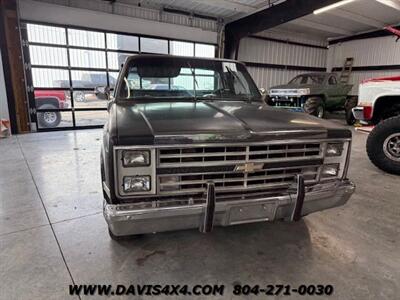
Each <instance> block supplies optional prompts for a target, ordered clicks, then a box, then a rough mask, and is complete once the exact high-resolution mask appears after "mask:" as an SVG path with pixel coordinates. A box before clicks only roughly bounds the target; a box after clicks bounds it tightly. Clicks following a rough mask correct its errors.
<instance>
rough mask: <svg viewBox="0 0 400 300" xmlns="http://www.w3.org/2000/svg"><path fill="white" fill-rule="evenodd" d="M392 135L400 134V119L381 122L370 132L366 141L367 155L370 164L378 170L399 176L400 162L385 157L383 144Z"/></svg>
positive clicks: (395, 118)
mask: <svg viewBox="0 0 400 300" xmlns="http://www.w3.org/2000/svg"><path fill="white" fill-rule="evenodd" d="M393 133H400V117H393V118H390V119H386V120H383V121H382V122H380V123H379V124H378V125H376V126H375V128H374V129H373V130H372V131H371V133H370V134H369V136H368V139H367V153H368V157H369V159H370V160H371V162H372V163H373V164H374V165H375V166H377V167H378V168H379V169H381V170H383V171H385V172H388V173H391V174H397V175H400V162H399V161H395V160H394V159H391V158H390V157H388V156H386V154H385V152H384V151H383V144H384V142H385V140H386V138H387V137H389V136H390V135H392V134H393Z"/></svg>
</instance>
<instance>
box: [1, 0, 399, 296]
mask: <svg viewBox="0 0 400 300" xmlns="http://www.w3.org/2000/svg"><path fill="white" fill-rule="evenodd" d="M347 2H348V3H346V4H345V5H342V6H338V7H335V8H333V9H330V10H328V11H323V12H321V13H317V14H316V13H315V11H316V10H318V9H321V8H324V7H326V6H328V5H332V4H335V3H336V4H337V3H340V1H332V0H330V1H329V0H326V1H315V0H307V1H301V3H299V1H293V0H286V1H284V0H276V1H272V0H270V1H261V0H216V1H211V0H189V1H185V0H116V1H100V0H88V1H77V0H35V1H33V0H18V1H17V0H9V1H7V0H1V1H0V3H1V6H0V9H1V10H0V14H1V24H0V37H1V40H0V42H1V45H0V46H1V48H0V49H1V60H0V69H1V71H0V119H1V124H2V127H1V134H2V135H4V137H3V136H2V138H0V171H1V172H0V203H1V206H0V279H1V280H0V282H1V284H0V299H67V298H73V297H72V296H70V295H69V294H68V286H69V285H71V284H113V285H117V284H126V285H129V284H133V283H135V284H150V283H151V284H182V283H184V284H189V285H196V284H207V283H208V284H209V283H220V284H225V285H227V286H228V287H231V286H232V285H234V284H265V285H266V284H290V285H292V286H296V285H300V284H317V283H318V284H331V285H332V286H334V289H335V292H334V294H333V295H332V296H331V297H330V298H332V299H397V298H398V294H399V293H400V285H399V282H400V255H399V251H398V249H399V248H400V240H399V236H400V229H399V228H400V226H399V225H400V219H399V216H400V202H399V196H398V195H399V194H400V186H399V183H400V181H399V177H398V176H396V175H390V174H387V173H385V172H383V171H381V170H379V169H378V168H376V167H375V166H374V165H373V164H371V162H370V161H369V160H368V156H367V153H366V150H365V144H366V140H367V137H368V133H366V132H364V131H361V130H357V128H356V127H353V126H348V125H347V124H346V121H345V118H344V113H343V112H341V111H340V112H335V113H333V114H329V115H328V116H327V117H326V118H327V119H329V120H330V121H332V122H335V123H336V124H340V125H343V126H347V127H348V128H350V129H351V130H352V133H353V142H352V150H351V162H350V167H349V174H348V177H349V178H350V179H351V180H352V181H354V183H355V185H356V187H357V188H356V192H355V193H354V194H353V196H352V198H351V199H350V200H349V202H348V203H347V204H346V205H344V206H341V207H338V208H334V209H330V210H326V211H323V212H318V213H315V214H311V215H309V216H307V217H305V218H303V219H302V220H300V221H299V222H295V223H290V222H261V223H253V224H244V225H240V226H229V227H216V228H214V230H213V232H212V233H211V234H201V233H199V231H198V230H187V231H176V232H167V233H157V234H150V235H145V236H143V237H141V238H140V239H128V240H125V241H123V242H119V243H117V242H115V241H113V240H111V239H110V238H109V236H108V231H107V224H106V222H105V221H104V218H103V215H102V213H103V212H102V208H103V194H102V185H101V178H100V145H101V142H102V129H101V128H102V127H103V125H104V123H105V121H106V119H107V101H108V99H102V98H101V97H98V96H97V95H96V88H97V87H98V86H107V87H108V88H110V90H111V91H113V89H114V87H115V83H116V80H117V77H118V72H119V69H120V67H121V64H123V62H124V60H125V58H126V57H127V56H130V55H137V54H140V53H151V54H153V53H154V54H170V55H181V56H189V57H193V56H194V57H205V58H217V57H225V58H231V59H237V60H239V61H242V62H244V63H245V64H246V66H247V68H248V70H249V72H250V74H251V75H252V77H253V79H254V81H255V82H256V84H257V87H258V88H260V89H261V88H263V89H266V90H268V89H270V88H271V87H273V86H276V85H279V84H285V83H287V82H289V81H290V80H291V79H292V78H294V77H295V76H297V75H299V74H303V73H312V72H334V73H337V74H338V75H340V74H341V73H342V72H343V70H344V64H345V61H346V59H348V58H352V59H353V64H352V66H351V72H350V74H349V77H348V83H349V84H352V85H353V87H352V90H351V91H350V95H354V96H358V86H359V84H360V83H361V82H362V81H364V80H366V79H369V78H376V77H388V76H399V74H400V43H396V36H395V35H393V34H392V33H390V32H388V31H387V30H384V29H383V28H384V27H385V26H393V27H394V28H397V29H400V26H399V24H400V1H397V0H362V1H361V0H354V1H347ZM54 99H57V101H54ZM74 297H76V298H78V296H74ZM225 297H226V298H229V299H230V298H232V296H231V295H230V294H229V293H228V294H226V295H224V297H222V298H225ZM293 297H294V298H295V297H296V296H293ZM79 298H81V297H79ZM92 298H93V296H92ZM200 298H201V297H200ZM204 298H207V297H206V296H204ZM235 298H238V299H239V298H240V297H235ZM244 298H247V297H244ZM182 299H186V298H185V297H182Z"/></svg>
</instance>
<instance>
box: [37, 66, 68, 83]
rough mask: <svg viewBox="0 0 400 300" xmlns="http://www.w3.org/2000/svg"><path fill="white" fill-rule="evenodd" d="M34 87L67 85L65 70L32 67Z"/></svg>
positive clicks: (66, 72)
mask: <svg viewBox="0 0 400 300" xmlns="http://www.w3.org/2000/svg"><path fill="white" fill-rule="evenodd" d="M32 81H33V86H34V87H63V88H68V87H69V76H68V71H67V70H57V69H46V68H32Z"/></svg>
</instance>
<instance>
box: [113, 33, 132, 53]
mask: <svg viewBox="0 0 400 300" xmlns="http://www.w3.org/2000/svg"><path fill="white" fill-rule="evenodd" d="M107 48H108V49H113V50H128V51H139V38H138V37H137V36H129V35H122V34H115V33H107Z"/></svg>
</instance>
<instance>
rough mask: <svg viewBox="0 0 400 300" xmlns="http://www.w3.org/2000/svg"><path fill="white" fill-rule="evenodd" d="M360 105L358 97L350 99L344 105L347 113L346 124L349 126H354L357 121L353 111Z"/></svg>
mask: <svg viewBox="0 0 400 300" xmlns="http://www.w3.org/2000/svg"><path fill="white" fill-rule="evenodd" d="M357 104H358V99H357V97H350V98H348V99H347V100H346V103H345V104H344V111H345V113H346V122H347V125H354V123H355V122H356V121H357V120H356V118H354V115H353V111H352V109H353V108H354V107H356V106H357Z"/></svg>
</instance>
